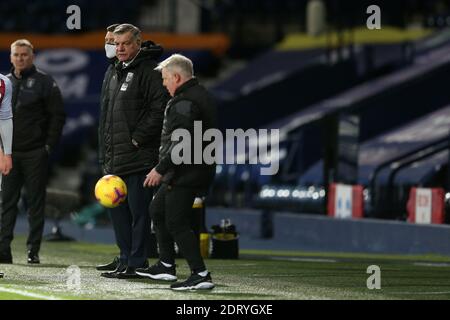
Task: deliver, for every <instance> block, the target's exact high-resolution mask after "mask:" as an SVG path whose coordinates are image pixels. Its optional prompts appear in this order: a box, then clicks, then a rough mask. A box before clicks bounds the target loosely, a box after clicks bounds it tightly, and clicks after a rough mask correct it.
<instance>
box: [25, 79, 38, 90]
mask: <svg viewBox="0 0 450 320" xmlns="http://www.w3.org/2000/svg"><path fill="white" fill-rule="evenodd" d="M35 81H36V80H35V79H34V78H29V79H28V80H27V88H29V89H30V88H33V86H34V83H35Z"/></svg>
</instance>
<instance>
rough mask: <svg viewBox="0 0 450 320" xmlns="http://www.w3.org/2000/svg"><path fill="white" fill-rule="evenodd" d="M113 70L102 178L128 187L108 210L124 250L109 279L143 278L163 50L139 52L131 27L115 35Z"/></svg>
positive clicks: (104, 117) (162, 97)
mask: <svg viewBox="0 0 450 320" xmlns="http://www.w3.org/2000/svg"><path fill="white" fill-rule="evenodd" d="M114 42H115V45H116V57H117V60H118V61H117V62H116V63H115V66H114V69H113V70H112V73H111V75H110V77H109V79H108V83H105V84H104V88H105V90H104V91H105V92H104V94H105V96H104V97H102V104H103V107H102V110H101V115H100V124H99V129H100V132H99V137H100V141H99V148H100V158H101V159H102V160H101V161H102V169H103V173H104V174H114V175H118V176H120V177H121V178H122V179H123V180H124V181H125V183H126V184H127V188H128V197H127V202H125V203H123V204H122V205H120V206H118V207H116V208H112V209H108V210H110V215H111V219H112V222H113V227H114V232H115V236H116V241H117V244H118V246H119V249H120V263H119V265H118V267H117V268H116V270H114V271H111V272H104V273H102V274H101V275H102V276H104V277H109V278H119V279H129V278H137V277H139V276H138V275H137V274H136V273H135V270H136V268H139V267H145V266H146V265H147V256H148V250H149V248H148V243H149V241H148V238H149V236H150V217H149V215H148V207H149V204H150V202H151V199H152V190H151V189H148V188H144V187H143V182H144V180H145V177H146V172H147V171H148V170H149V169H151V168H152V167H154V165H155V164H156V163H157V160H158V149H159V145H160V139H161V129H162V121H163V117H164V108H165V105H166V102H167V100H168V95H167V91H166V90H165V88H164V87H163V85H162V78H161V75H160V73H159V72H157V71H155V70H154V68H155V67H156V65H157V63H156V59H158V58H159V57H160V56H161V54H162V48H161V47H160V46H156V45H154V44H153V43H151V42H148V44H147V45H146V46H145V45H144V46H142V47H141V32H140V30H139V29H138V28H137V27H135V26H133V25H131V24H121V25H119V26H118V27H116V28H115V30H114Z"/></svg>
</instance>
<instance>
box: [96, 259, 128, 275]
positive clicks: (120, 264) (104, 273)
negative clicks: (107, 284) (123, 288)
mask: <svg viewBox="0 0 450 320" xmlns="http://www.w3.org/2000/svg"><path fill="white" fill-rule="evenodd" d="M126 269H127V265H126V264H123V263H120V262H119V265H118V266H117V268H116V270H114V271H107V272H102V273H101V274H100V276H102V277H105V278H117V274H119V273H120V272H123V271H125V270H126Z"/></svg>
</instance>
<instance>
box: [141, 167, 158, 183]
mask: <svg viewBox="0 0 450 320" xmlns="http://www.w3.org/2000/svg"><path fill="white" fill-rule="evenodd" d="M161 180H162V175H160V174H159V173H158V171H156V169H155V168H153V169H152V171H150V173H149V174H147V176H146V178H145V180H144V187H156V186H157V185H159V184H160V183H161Z"/></svg>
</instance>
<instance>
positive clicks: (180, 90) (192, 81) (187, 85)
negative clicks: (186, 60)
mask: <svg viewBox="0 0 450 320" xmlns="http://www.w3.org/2000/svg"><path fill="white" fill-rule="evenodd" d="M196 85H198V80H197V78H191V79H189V80H188V81H186V82H185V83H183V84H182V85H181V86H179V87H178V88H177V90H175V95H174V96H175V97H176V96H178V95H179V94H181V93H183V92H184V91H186V90H187V89H189V88H192V87H193V86H196Z"/></svg>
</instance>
